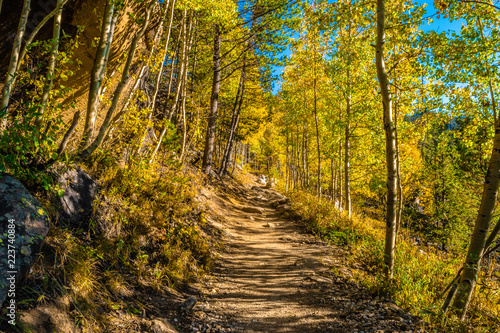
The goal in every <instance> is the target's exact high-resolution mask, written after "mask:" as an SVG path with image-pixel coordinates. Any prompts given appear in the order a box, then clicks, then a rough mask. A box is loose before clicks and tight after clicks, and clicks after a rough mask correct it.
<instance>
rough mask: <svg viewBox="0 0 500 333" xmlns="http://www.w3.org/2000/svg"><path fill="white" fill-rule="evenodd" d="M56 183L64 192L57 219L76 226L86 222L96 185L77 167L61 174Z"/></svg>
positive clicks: (91, 208) (91, 210) (96, 188)
mask: <svg viewBox="0 0 500 333" xmlns="http://www.w3.org/2000/svg"><path fill="white" fill-rule="evenodd" d="M58 182H59V184H60V185H61V188H62V189H63V190H64V195H63V197H61V198H60V201H61V206H62V207H61V210H60V211H59V219H61V220H63V221H66V222H69V224H70V225H78V226H79V225H81V224H82V223H83V222H85V221H88V220H89V218H90V217H91V215H92V212H93V204H94V200H95V197H96V195H97V191H98V186H97V183H96V182H95V181H94V180H93V179H92V178H91V177H90V176H89V174H88V173H86V172H85V171H84V170H83V169H81V168H80V167H78V166H77V167H76V168H74V169H69V170H68V171H66V172H65V173H64V174H62V175H61V176H60V177H59V179H58Z"/></svg>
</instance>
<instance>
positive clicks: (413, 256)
mask: <svg viewBox="0 0 500 333" xmlns="http://www.w3.org/2000/svg"><path fill="white" fill-rule="evenodd" d="M289 196H290V199H291V201H292V203H293V204H292V209H293V212H294V215H295V217H296V218H297V220H299V221H301V223H303V224H304V225H305V226H306V227H307V228H308V229H309V230H310V231H311V232H312V233H314V234H316V235H317V236H319V237H321V238H323V239H326V240H328V241H329V242H331V243H334V244H336V245H338V246H342V247H344V248H345V249H346V250H347V251H348V253H349V254H350V255H349V258H348V261H349V263H350V264H351V266H352V267H353V271H354V272H355V274H354V276H355V279H356V280H358V281H359V282H360V283H362V284H363V285H364V286H365V287H367V288H368V289H369V290H370V291H371V292H373V293H377V294H383V295H386V296H389V297H391V298H392V299H394V300H395V301H396V302H397V303H398V304H399V305H401V306H402V307H403V308H406V309H408V310H409V311H411V312H412V313H413V314H416V315H419V316H421V317H422V318H423V319H424V320H425V321H426V322H427V323H429V324H430V326H429V327H428V328H427V329H428V330H429V331H439V332H499V331H500V322H499V319H498V318H499V316H500V295H499V290H500V289H499V284H498V280H497V281H496V282H495V281H494V280H492V279H491V277H492V276H493V275H494V274H498V273H494V267H495V263H490V264H489V265H488V266H487V267H486V268H485V269H484V270H483V271H482V274H481V277H480V280H479V282H478V287H477V288H476V292H475V295H474V299H473V303H472V305H471V309H470V310H469V313H468V317H467V320H466V321H465V322H460V321H459V320H458V319H457V318H456V317H455V316H453V315H450V314H446V315H442V314H441V313H440V306H441V304H442V301H443V299H442V295H441V294H442V292H443V291H444V290H445V288H446V287H447V285H448V284H449V283H450V282H451V280H452V279H453V277H454V276H455V274H456V272H457V271H458V270H459V269H460V267H461V263H462V262H463V257H462V256H461V255H460V254H455V253H444V252H441V251H438V250H436V249H434V248H432V247H418V246H416V245H414V244H412V242H411V240H410V239H411V238H410V235H409V233H408V232H407V231H406V230H405V229H403V230H401V231H400V233H399V235H398V241H397V249H396V262H395V267H394V279H393V280H392V281H387V280H386V278H385V276H384V275H383V270H382V268H383V253H384V237H385V225H384V223H383V222H382V221H378V220H375V219H372V218H370V217H368V216H366V214H359V213H356V212H355V213H353V214H352V217H351V218H350V219H349V218H348V217H347V216H346V214H344V213H343V212H341V211H339V210H337V209H335V208H334V207H333V205H332V203H331V202H330V201H328V200H327V199H325V198H320V199H318V197H316V196H314V195H312V194H310V193H307V192H304V191H295V192H291V193H289ZM355 267H357V268H360V269H354V268H355ZM497 270H498V267H497Z"/></svg>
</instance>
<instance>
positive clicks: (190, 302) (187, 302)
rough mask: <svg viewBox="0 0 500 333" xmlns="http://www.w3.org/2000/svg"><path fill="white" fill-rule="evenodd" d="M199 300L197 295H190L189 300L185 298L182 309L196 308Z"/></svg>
mask: <svg viewBox="0 0 500 333" xmlns="http://www.w3.org/2000/svg"><path fill="white" fill-rule="evenodd" d="M197 302H198V300H197V299H196V297H194V296H190V297H189V298H188V299H187V300H185V301H184V302H182V304H181V310H183V311H191V310H192V309H193V308H194V306H195V305H196V303H197Z"/></svg>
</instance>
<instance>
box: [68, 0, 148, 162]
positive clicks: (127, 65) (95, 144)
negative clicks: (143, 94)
mask: <svg viewBox="0 0 500 333" xmlns="http://www.w3.org/2000/svg"><path fill="white" fill-rule="evenodd" d="M155 5H156V3H155V2H153V5H151V7H149V8H148V9H147V10H146V19H145V22H144V26H143V27H142V29H141V30H139V31H138V32H137V33H136V34H135V36H134V39H133V40H132V43H131V44H130V48H129V52H128V55H127V60H126V62H125V66H124V68H123V72H122V77H121V80H120V82H119V83H118V85H117V87H116V89H115V92H114V94H113V100H112V102H111V106H110V108H109V109H108V112H107V113H106V117H105V119H104V121H103V123H102V125H101V127H100V129H99V133H98V134H97V137H96V139H95V140H94V141H93V142H92V143H91V144H90V145H89V146H88V147H87V148H86V149H85V150H83V151H82V152H81V153H80V154H79V155H78V157H79V158H80V159H85V158H86V157H87V156H89V155H90V154H92V153H93V152H94V151H95V150H96V149H97V148H98V147H99V146H100V145H101V143H102V141H103V139H104V134H105V133H106V130H107V128H108V126H109V124H110V122H111V119H112V117H113V113H114V112H115V110H116V107H117V106H118V101H119V100H120V97H121V94H122V92H123V88H125V84H126V83H127V81H128V79H129V70H130V65H131V64H132V60H133V58H134V54H135V51H136V48H137V43H138V42H139V39H140V38H141V37H142V36H143V35H144V33H145V32H146V28H147V26H148V25H149V18H150V15H151V11H152V10H153V9H154V6H155Z"/></svg>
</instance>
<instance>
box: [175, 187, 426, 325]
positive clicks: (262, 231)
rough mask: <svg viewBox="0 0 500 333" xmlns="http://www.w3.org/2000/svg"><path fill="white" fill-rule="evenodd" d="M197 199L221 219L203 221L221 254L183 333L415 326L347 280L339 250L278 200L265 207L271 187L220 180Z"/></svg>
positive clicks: (390, 305) (385, 301)
mask: <svg viewBox="0 0 500 333" xmlns="http://www.w3.org/2000/svg"><path fill="white" fill-rule="evenodd" d="M253 185H257V184H256V183H254V184H253ZM201 196H204V197H205V198H206V201H207V203H208V206H209V207H210V208H209V209H210V210H211V211H213V212H214V213H216V214H218V215H220V216H223V217H224V219H225V222H224V223H223V224H219V223H217V222H215V221H211V223H213V224H215V225H214V226H216V227H219V228H221V229H222V230H223V231H224V233H225V235H226V241H225V243H226V244H227V251H225V252H224V253H223V254H222V256H221V258H220V260H219V262H218V265H217V269H216V270H215V272H214V273H215V274H214V277H213V278H212V279H211V280H210V281H207V282H205V283H203V285H202V286H201V291H202V293H203V294H205V295H206V297H204V299H203V300H202V301H201V302H200V303H198V305H197V306H196V307H195V308H194V311H193V313H192V315H191V316H192V320H191V325H188V326H185V327H182V329H183V330H184V331H186V332H191V331H194V332H197V331H201V332H362V331H363V332H374V331H375V332H405V331H407V332H410V331H411V332H419V331H422V330H421V329H420V327H421V326H422V322H421V321H420V319H419V318H417V317H414V316H412V315H411V314H409V313H407V312H405V311H403V310H402V309H400V308H399V307H398V306H396V305H395V304H394V303H393V302H391V301H390V300H388V299H385V298H383V297H377V296H374V295H371V294H369V293H368V292H367V291H366V290H364V289H363V288H362V287H360V286H359V285H357V284H356V283H353V282H351V281H349V280H350V279H349V275H350V273H349V269H348V268H347V267H346V265H345V264H344V263H343V262H344V261H345V256H346V253H345V251H343V250H342V249H341V248H337V247H333V246H330V245H328V244H326V243H324V242H323V241H321V240H318V239H317V238H315V237H314V236H313V235H310V234H308V233H307V232H306V231H305V230H304V229H303V228H302V227H300V226H299V225H298V224H297V223H294V222H293V221H292V220H293V219H290V218H288V217H287V216H288V215H289V213H287V212H286V210H285V208H283V205H282V206H279V207H278V208H277V209H276V208H273V206H275V205H276V204H275V201H276V200H277V199H279V198H282V196H281V195H280V194H279V193H277V192H276V191H274V190H270V189H266V188H264V187H262V186H253V187H252V185H248V186H246V187H243V186H241V185H238V184H236V183H234V182H232V181H225V182H224V183H219V184H218V186H216V189H215V190H212V191H210V190H204V191H203V192H202V193H201ZM255 207H257V209H253V208H255ZM259 208H260V209H262V211H263V212H262V213H261V214H260V213H258V212H257V211H258V209H259ZM252 210H255V211H256V212H255V213H248V211H252ZM283 213H284V214H283ZM209 222H210V221H209Z"/></svg>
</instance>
